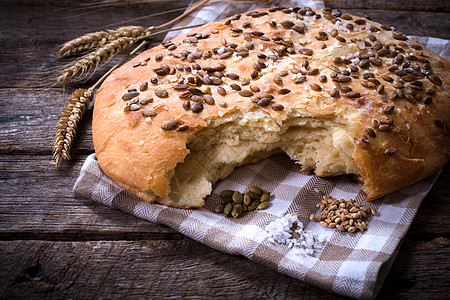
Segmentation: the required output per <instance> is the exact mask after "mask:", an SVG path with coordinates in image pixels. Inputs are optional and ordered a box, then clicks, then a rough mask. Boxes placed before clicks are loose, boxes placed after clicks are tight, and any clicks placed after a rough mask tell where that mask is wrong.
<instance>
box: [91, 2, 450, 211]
mask: <svg viewBox="0 0 450 300" xmlns="http://www.w3.org/2000/svg"><path fill="white" fill-rule="evenodd" d="M449 68H450V64H449V62H448V61H447V60H445V59H444V58H442V57H439V56H438V55H436V54H434V53H433V52H431V51H430V50H428V49H426V48H425V47H423V46H421V45H419V44H418V43H417V42H415V41H411V40H409V39H408V38H407V37H406V36H405V35H404V34H402V33H400V32H397V31H395V30H394V29H393V28H390V27H387V26H384V25H381V24H378V23H376V22H372V21H370V20H368V19H365V18H361V17H357V16H352V15H347V14H342V13H340V12H338V11H331V10H324V11H315V10H312V9H309V8H297V7H296V8H292V7H291V8H286V7H276V8H271V9H268V10H267V9H259V10H255V11H252V12H249V13H245V14H242V15H235V16H233V17H231V18H228V19H225V20H222V21H220V22H212V23H209V24H207V25H204V26H202V27H199V28H196V29H194V31H193V32H192V33H190V34H187V35H182V36H179V37H177V38H175V39H173V40H172V41H168V42H164V43H163V44H162V45H159V46H157V47H155V48H153V49H150V50H147V51H145V52H143V53H141V54H140V55H138V56H137V57H135V58H134V59H132V60H131V61H129V62H128V63H126V64H125V65H123V66H122V67H121V68H119V69H117V70H116V71H114V72H113V73H112V74H111V75H110V76H109V77H108V79H107V80H106V81H105V82H104V83H103V85H102V86H101V88H100V89H99V90H98V92H97V96H96V99H95V108H94V117H93V136H94V146H95V151H96V154H97V158H98V161H99V164H100V166H101V168H102V170H103V171H104V172H105V174H106V175H107V176H109V177H110V178H111V179H113V180H114V181H115V182H116V183H117V184H118V185H119V186H121V187H123V188H124V189H126V190H127V191H128V192H130V193H131V194H133V195H136V196H138V197H140V198H142V199H144V200H147V201H150V202H159V203H162V204H165V205H169V206H174V207H182V208H195V207H201V206H203V205H204V198H205V197H206V196H207V195H208V194H209V193H210V192H211V190H212V184H214V182H216V181H217V180H219V179H223V178H225V177H226V176H228V175H229V174H230V173H231V172H232V171H233V169H234V168H235V167H236V166H240V165H243V164H247V163H251V162H256V161H258V160H261V159H263V158H266V157H268V156H270V155H272V154H274V153H279V152H284V153H286V154H288V155H289V156H290V157H291V158H292V159H293V160H295V161H296V162H298V163H299V164H301V165H302V168H303V170H314V171H315V174H316V175H317V176H336V175H341V174H355V175H356V177H357V180H358V181H359V182H360V184H361V188H362V190H363V191H364V192H365V193H366V194H367V200H372V199H375V198H378V197H380V196H383V195H385V194H387V193H390V192H392V191H395V190H396V189H399V188H401V187H404V186H407V185H409V184H412V183H414V182H417V181H419V180H421V179H423V178H424V177H426V176H429V175H430V174H432V173H434V172H436V171H438V170H439V169H440V168H442V167H443V166H444V165H445V164H446V162H447V160H448V158H449V153H450V139H449V135H448V125H447V124H448V123H449V121H450V102H449V100H450V97H449V91H450V90H449V87H450V80H449V76H448V71H447V70H449Z"/></svg>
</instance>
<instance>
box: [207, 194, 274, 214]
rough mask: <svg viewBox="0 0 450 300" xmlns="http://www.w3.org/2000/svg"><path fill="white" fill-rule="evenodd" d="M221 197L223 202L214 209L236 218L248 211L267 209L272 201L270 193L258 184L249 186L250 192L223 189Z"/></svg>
mask: <svg viewBox="0 0 450 300" xmlns="http://www.w3.org/2000/svg"><path fill="white" fill-rule="evenodd" d="M220 198H221V199H222V202H220V203H218V204H217V205H216V207H215V208H214V211H215V212H216V213H223V214H224V215H225V216H229V215H231V216H233V217H235V218H238V217H240V216H241V215H242V214H243V213H244V212H246V211H252V210H255V209H258V210H262V209H265V208H267V206H269V203H270V193H267V192H264V191H263V190H262V189H260V188H259V187H257V186H249V187H248V192H246V193H243V194H242V193H241V192H239V191H233V190H223V191H222V192H221V193H220Z"/></svg>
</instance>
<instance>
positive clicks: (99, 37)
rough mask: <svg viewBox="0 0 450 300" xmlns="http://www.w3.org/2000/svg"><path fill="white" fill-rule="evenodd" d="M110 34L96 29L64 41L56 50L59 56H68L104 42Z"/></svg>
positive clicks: (101, 44)
mask: <svg viewBox="0 0 450 300" xmlns="http://www.w3.org/2000/svg"><path fill="white" fill-rule="evenodd" d="M109 36H110V34H109V33H108V32H106V31H97V32H91V33H88V34H85V35H83V36H80V37H78V38H76V39H73V40H71V41H69V42H67V43H65V44H64V45H63V46H62V48H61V49H60V50H59V52H58V56H59V57H65V56H70V55H73V54H76V53H80V52H84V51H87V50H91V49H94V48H97V47H100V46H103V45H104V44H106V41H107V40H108V38H109Z"/></svg>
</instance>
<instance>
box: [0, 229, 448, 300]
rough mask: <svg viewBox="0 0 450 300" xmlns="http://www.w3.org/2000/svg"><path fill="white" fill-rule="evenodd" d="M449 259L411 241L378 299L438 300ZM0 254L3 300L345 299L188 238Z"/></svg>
mask: <svg viewBox="0 0 450 300" xmlns="http://www.w3.org/2000/svg"><path fill="white" fill-rule="evenodd" d="M430 253H433V254H434V255H433V256H430ZM449 254H450V243H449V240H448V239H446V238H439V239H434V240H431V241H428V242H413V241H409V240H407V241H405V245H404V247H402V250H401V251H400V253H399V255H398V258H397V260H396V262H395V263H394V265H393V267H392V270H391V272H390V275H389V276H388V278H387V280H386V282H385V287H386V288H383V289H382V293H381V295H380V298H383V297H384V296H386V297H387V298H392V299H395V298H401V299H406V298H407V299H423V295H424V294H426V295H428V296H429V297H427V299H431V298H439V297H440V296H441V295H442V294H440V292H439V287H440V285H441V284H442V283H443V282H445V281H446V280H447V279H448V276H447V272H446V270H445V269H442V268H441V267H440V266H439V262H440V261H442V260H445V259H446V258H447V257H448V255H449ZM0 255H1V256H2V257H3V258H6V259H3V260H1V261H0V277H2V278H4V279H3V283H4V284H3V285H2V286H0V295H1V296H3V297H5V296H7V297H22V296H27V297H36V296H38V297H40V298H41V297H42V298H44V297H45V298H66V297H73V298H98V297H102V296H105V295H114V296H115V297H127V298H129V297H131V298H133V297H151V298H153V299H160V298H167V297H174V298H178V297H199V296H200V295H203V296H204V297H206V296H207V295H210V296H214V297H215V298H216V297H218V298H224V297H227V298H239V299H242V298H246V299H260V298H263V299H275V298H276V299H286V298H288V299H293V298H298V297H300V298H301V299H317V298H321V297H326V298H327V299H345V298H343V297H339V296H337V295H330V294H328V293H326V292H324V291H322V290H320V289H318V288H315V287H312V286H309V285H307V284H305V283H302V282H300V281H298V280H294V279H292V278H290V277H287V276H283V275H281V274H278V273H276V272H274V271H272V270H268V269H267V268H265V267H262V266H260V265H258V264H256V263H252V262H251V261H249V260H247V259H245V258H243V257H240V256H231V255H227V254H224V253H218V252H217V251H215V250H213V249H210V248H207V247H205V246H203V245H200V244H199V243H197V242H195V241H192V240H189V239H187V240H181V241H90V242H50V241H13V242H0ZM13 258H14V259H16V260H14V259H13ZM163 261H164V263H162V262H163ZM425 263H426V265H428V266H429V268H428V269H427V270H425V271H423V270H421V266H423V265H424V264H425ZM413 274H414V275H413ZM161 287H164V288H161ZM413 288H414V289H413Z"/></svg>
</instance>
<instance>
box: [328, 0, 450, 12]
mask: <svg viewBox="0 0 450 300" xmlns="http://www.w3.org/2000/svg"><path fill="white" fill-rule="evenodd" d="M325 6H326V7H330V8H338V9H340V10H345V9H364V10H373V9H382V10H387V11H389V12H387V13H391V12H390V10H410V11H434V12H446V11H447V12H448V11H450V2H449V1H442V0H409V1H408V2H407V4H406V3H405V1H402V0H394V1H392V0H391V1H386V0H371V1H361V0H338V1H333V0H330V1H327V0H325Z"/></svg>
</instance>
